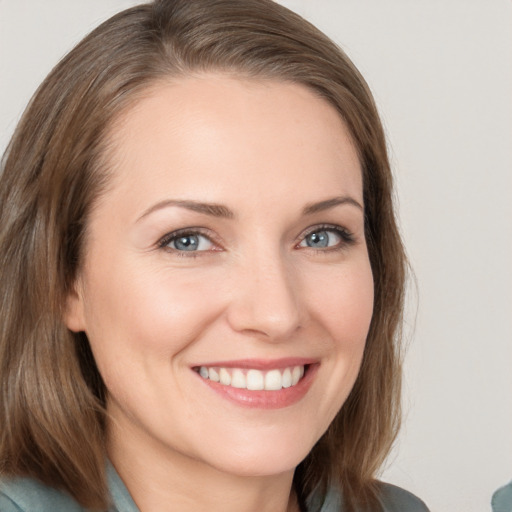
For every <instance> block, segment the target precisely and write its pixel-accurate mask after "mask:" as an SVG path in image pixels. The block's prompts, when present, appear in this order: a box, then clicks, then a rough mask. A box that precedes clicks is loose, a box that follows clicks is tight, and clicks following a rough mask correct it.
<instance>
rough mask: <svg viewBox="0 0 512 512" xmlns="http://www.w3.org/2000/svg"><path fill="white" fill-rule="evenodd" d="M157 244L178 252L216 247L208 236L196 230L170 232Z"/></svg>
mask: <svg viewBox="0 0 512 512" xmlns="http://www.w3.org/2000/svg"><path fill="white" fill-rule="evenodd" d="M159 246H160V247H161V248H163V249H170V250H172V251H178V252H202V251H212V250H214V249H215V247H216V246H215V244H214V243H213V242H212V241H211V240H210V238H208V237H207V236H206V235H203V234H202V233H199V232H197V231H187V232H185V231H181V232H174V233H170V234H169V235H166V236H165V237H164V238H163V239H162V240H161V241H160V242H159Z"/></svg>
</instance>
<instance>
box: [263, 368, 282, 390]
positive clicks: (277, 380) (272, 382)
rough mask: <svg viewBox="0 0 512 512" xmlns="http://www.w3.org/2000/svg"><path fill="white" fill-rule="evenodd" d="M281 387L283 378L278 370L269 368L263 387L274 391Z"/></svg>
mask: <svg viewBox="0 0 512 512" xmlns="http://www.w3.org/2000/svg"><path fill="white" fill-rule="evenodd" d="M282 387H283V378H282V377H281V372H280V371H279V370H270V371H269V372H267V374H266V375H265V389H267V390H269V391H276V390H278V389H281V388H282Z"/></svg>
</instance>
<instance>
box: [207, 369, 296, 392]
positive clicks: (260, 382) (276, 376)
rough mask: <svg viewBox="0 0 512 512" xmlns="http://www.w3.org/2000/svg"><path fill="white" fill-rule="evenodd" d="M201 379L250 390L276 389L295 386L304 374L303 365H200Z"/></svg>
mask: <svg viewBox="0 0 512 512" xmlns="http://www.w3.org/2000/svg"><path fill="white" fill-rule="evenodd" d="M198 372H199V375H200V376H201V377H202V378H203V379H210V380H211V381H213V382H220V383H221V384H222V385H224V386H232V387H234V388H239V389H248V390H250V391H261V390H266V391H278V390H280V389H282V388H289V387H291V386H295V385H296V384H297V383H298V382H299V381H300V379H301V378H302V377H303V376H304V366H293V367H289V368H285V369H283V370H278V369H275V370H269V371H266V372H264V371H261V370H255V369H250V370H243V369H241V368H219V367H215V368H213V367H211V368H209V367H207V366H201V367H200V368H199V370H198Z"/></svg>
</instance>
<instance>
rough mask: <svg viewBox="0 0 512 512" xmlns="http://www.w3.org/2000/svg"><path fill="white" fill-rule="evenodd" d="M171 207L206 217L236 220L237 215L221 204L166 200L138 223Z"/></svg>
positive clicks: (144, 214)
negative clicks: (158, 211)
mask: <svg viewBox="0 0 512 512" xmlns="http://www.w3.org/2000/svg"><path fill="white" fill-rule="evenodd" d="M169 206H179V207H180V208H186V209H187V210H192V211H193V212H198V213H204V214H205V215H211V216H212V217H220V218H223V219H234V218H235V214H234V213H233V211H232V210H230V209H229V208H228V207H227V206H223V205H221V204H216V203H201V202H198V201H188V200H180V199H166V200H165V201H160V202H159V203H156V204H155V205H153V206H151V208H148V209H147V210H146V211H145V212H144V213H143V214H142V215H141V216H140V217H139V218H138V219H137V222H139V221H140V220H142V219H143V218H144V217H147V216H148V215H149V214H151V213H153V212H154V211H156V210H161V209H162V208H167V207H169Z"/></svg>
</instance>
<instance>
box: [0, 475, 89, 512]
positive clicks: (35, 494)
mask: <svg viewBox="0 0 512 512" xmlns="http://www.w3.org/2000/svg"><path fill="white" fill-rule="evenodd" d="M0 510H1V511H2V512H83V510H84V509H83V508H82V507H81V506H80V505H78V503H77V502H76V501H75V500H74V499H73V498H71V497H70V496H68V495H66V494H64V493H62V492H60V491H58V490H57V489H53V488H51V487H48V486H46V485H44V484H42V483H40V482H38V481H36V480H33V479H31V478H12V479H3V480H0Z"/></svg>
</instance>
